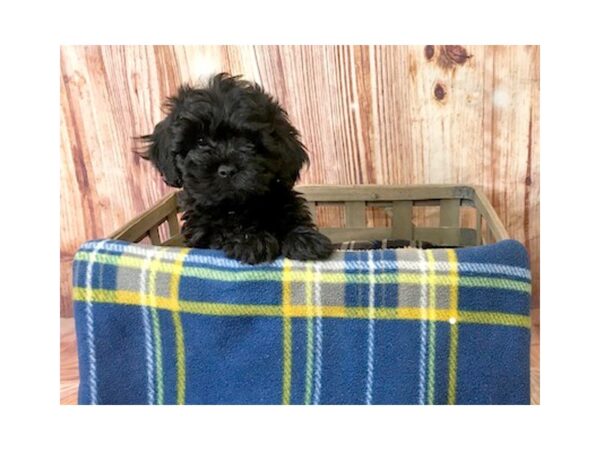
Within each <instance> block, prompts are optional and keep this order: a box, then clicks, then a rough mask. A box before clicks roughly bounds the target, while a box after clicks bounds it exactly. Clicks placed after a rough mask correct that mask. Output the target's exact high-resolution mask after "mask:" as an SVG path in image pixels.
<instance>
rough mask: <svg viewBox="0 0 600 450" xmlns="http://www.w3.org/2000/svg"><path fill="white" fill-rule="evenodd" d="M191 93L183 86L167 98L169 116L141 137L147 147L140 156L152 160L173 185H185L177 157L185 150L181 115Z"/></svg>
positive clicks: (183, 126)
mask: <svg viewBox="0 0 600 450" xmlns="http://www.w3.org/2000/svg"><path fill="white" fill-rule="evenodd" d="M191 93H192V89H191V88H190V87H188V86H182V87H181V88H180V89H179V93H178V94H177V96H176V97H170V98H169V99H167V102H166V103H165V108H166V110H167V112H168V115H167V117H165V118H164V119H163V120H162V121H160V122H159V123H157V124H156V126H155V127H154V131H153V132H152V134H149V135H146V136H142V137H141V139H142V140H143V141H144V142H146V144H147V148H146V151H145V152H142V153H140V156H141V157H142V158H144V159H148V160H150V161H151V162H152V163H153V164H154V166H155V167H156V168H157V169H158V171H159V172H160V174H161V175H162V178H163V181H164V182H165V183H166V184H168V185H169V186H172V187H182V186H183V181H182V177H181V171H180V170H179V168H178V167H177V161H176V157H177V155H178V154H181V153H182V152H183V148H182V146H183V134H184V132H185V130H184V128H185V121H184V120H182V119H181V115H182V113H183V105H184V101H185V99H186V98H187V97H188V96H190V95H191Z"/></svg>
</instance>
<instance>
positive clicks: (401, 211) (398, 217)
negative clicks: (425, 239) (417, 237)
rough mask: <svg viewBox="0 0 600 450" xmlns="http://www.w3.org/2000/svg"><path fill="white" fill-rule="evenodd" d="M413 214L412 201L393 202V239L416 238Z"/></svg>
mask: <svg viewBox="0 0 600 450" xmlns="http://www.w3.org/2000/svg"><path fill="white" fill-rule="evenodd" d="M412 214H413V202H412V201H410V200H405V201H396V202H392V239H408V240H412V239H413V238H414V227H413V223H412Z"/></svg>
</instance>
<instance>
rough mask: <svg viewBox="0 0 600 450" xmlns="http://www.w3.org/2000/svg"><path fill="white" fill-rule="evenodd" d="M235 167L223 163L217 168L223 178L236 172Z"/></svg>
mask: <svg viewBox="0 0 600 450" xmlns="http://www.w3.org/2000/svg"><path fill="white" fill-rule="evenodd" d="M235 172H236V170H235V167H233V166H229V165H227V164H221V165H220V166H219V168H218V169H217V173H218V174H219V176H220V177H222V178H229V177H231V176H233V175H234V174H235Z"/></svg>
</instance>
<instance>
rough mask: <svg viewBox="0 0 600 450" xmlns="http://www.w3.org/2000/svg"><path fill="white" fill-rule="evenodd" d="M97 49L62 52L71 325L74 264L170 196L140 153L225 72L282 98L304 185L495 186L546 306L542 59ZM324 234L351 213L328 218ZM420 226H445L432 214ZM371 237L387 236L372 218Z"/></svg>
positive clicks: (530, 50)
mask: <svg viewBox="0 0 600 450" xmlns="http://www.w3.org/2000/svg"><path fill="white" fill-rule="evenodd" d="M427 47H428V48H427V50H426V46H236V47H233V46H89V47H72V46H69V47H62V49H61V61H60V64H61V86H60V89H61V254H60V263H61V315H62V316H63V317H67V316H70V315H72V309H71V300H70V296H71V292H70V283H71V262H72V257H73V254H74V252H75V250H76V249H77V247H78V246H79V245H80V244H81V243H82V242H83V241H85V240H87V239H92V238H100V237H105V236H107V235H108V234H110V233H111V232H113V231H115V230H116V229H117V228H119V227H120V226H122V225H123V224H125V223H126V222H127V221H128V220H129V219H131V218H133V217H134V216H135V215H137V214H139V213H141V212H142V211H144V210H145V209H147V208H148V207H149V206H150V205H152V204H153V203H155V202H156V201H157V200H158V199H160V198H161V197H162V196H163V195H164V194H165V193H167V192H168V191H169V189H168V188H167V187H166V186H164V185H163V184H162V182H161V180H160V177H159V176H158V175H157V174H156V173H155V171H154V170H153V169H152V168H151V167H150V165H149V164H148V163H146V162H145V161H142V160H140V159H139V158H138V157H137V156H136V155H135V153H134V152H133V151H132V150H133V149H134V148H135V145H136V143H135V141H134V140H133V137H134V136H139V135H141V134H145V133H148V132H150V131H151V130H152V128H153V125H154V124H155V123H156V122H157V121H159V120H160V119H161V118H162V116H163V114H162V113H161V103H162V101H163V100H164V98H165V96H167V95H170V94H173V93H174V92H175V91H176V89H177V86H178V85H179V84H180V83H182V82H196V81H197V80H198V79H199V78H202V77H206V76H207V75H209V74H211V73H215V72H219V71H229V72H231V73H234V74H243V75H244V76H245V77H246V78H249V79H252V80H255V81H258V82H260V83H261V84H263V85H264V87H265V88H266V89H267V90H268V91H269V92H271V93H273V94H274V95H275V96H276V97H277V98H278V99H279V100H280V101H281V103H282V104H283V106H284V107H285V108H286V109H287V111H288V113H289V115H290V118H291V120H292V121H293V122H294V124H295V125H296V126H297V128H298V129H299V130H300V132H301V133H302V136H303V141H304V143H305V144H306V146H307V147H308V149H309V152H310V156H311V165H310V167H309V168H308V169H307V170H305V171H304V173H303V174H302V180H301V181H302V183H304V184H332V185H336V184H367V183H377V184H391V183H393V184H416V183H461V184H475V185H481V186H483V190H484V192H485V194H486V195H487V196H488V197H489V198H490V200H491V202H492V204H493V206H494V208H495V209H496V211H497V212H498V214H499V216H500V218H501V219H502V221H503V223H504V224H505V226H506V228H507V230H508V232H509V234H510V236H511V237H513V238H515V239H518V240H520V241H521V242H523V243H524V244H525V245H526V246H527V248H528V250H529V253H530V257H531V264H532V270H533V274H534V306H537V305H539V57H540V55H539V47H537V46H462V47H461V46H437V45H436V46H427ZM317 218H318V221H319V223H320V225H322V226H336V224H337V223H341V222H343V220H344V209H343V208H338V209H335V208H333V209H329V210H326V211H318V213H317ZM414 219H415V221H418V222H419V223H423V224H426V225H429V226H438V225H439V224H438V223H436V222H435V220H436V219H435V218H434V212H432V211H431V208H428V207H424V208H421V209H420V211H417V212H415V214H414ZM366 220H367V224H368V225H369V226H385V225H389V220H388V218H387V217H386V215H385V214H384V213H383V212H382V211H376V210H375V211H368V212H367V217H366Z"/></svg>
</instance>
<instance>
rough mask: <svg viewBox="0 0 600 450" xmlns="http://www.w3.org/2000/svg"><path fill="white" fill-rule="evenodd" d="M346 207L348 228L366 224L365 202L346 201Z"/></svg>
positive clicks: (360, 226)
mask: <svg viewBox="0 0 600 450" xmlns="http://www.w3.org/2000/svg"><path fill="white" fill-rule="evenodd" d="M344 207H345V209H344V213H345V215H346V227H347V228H362V227H364V226H365V220H366V211H365V202H345V203H344Z"/></svg>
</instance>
